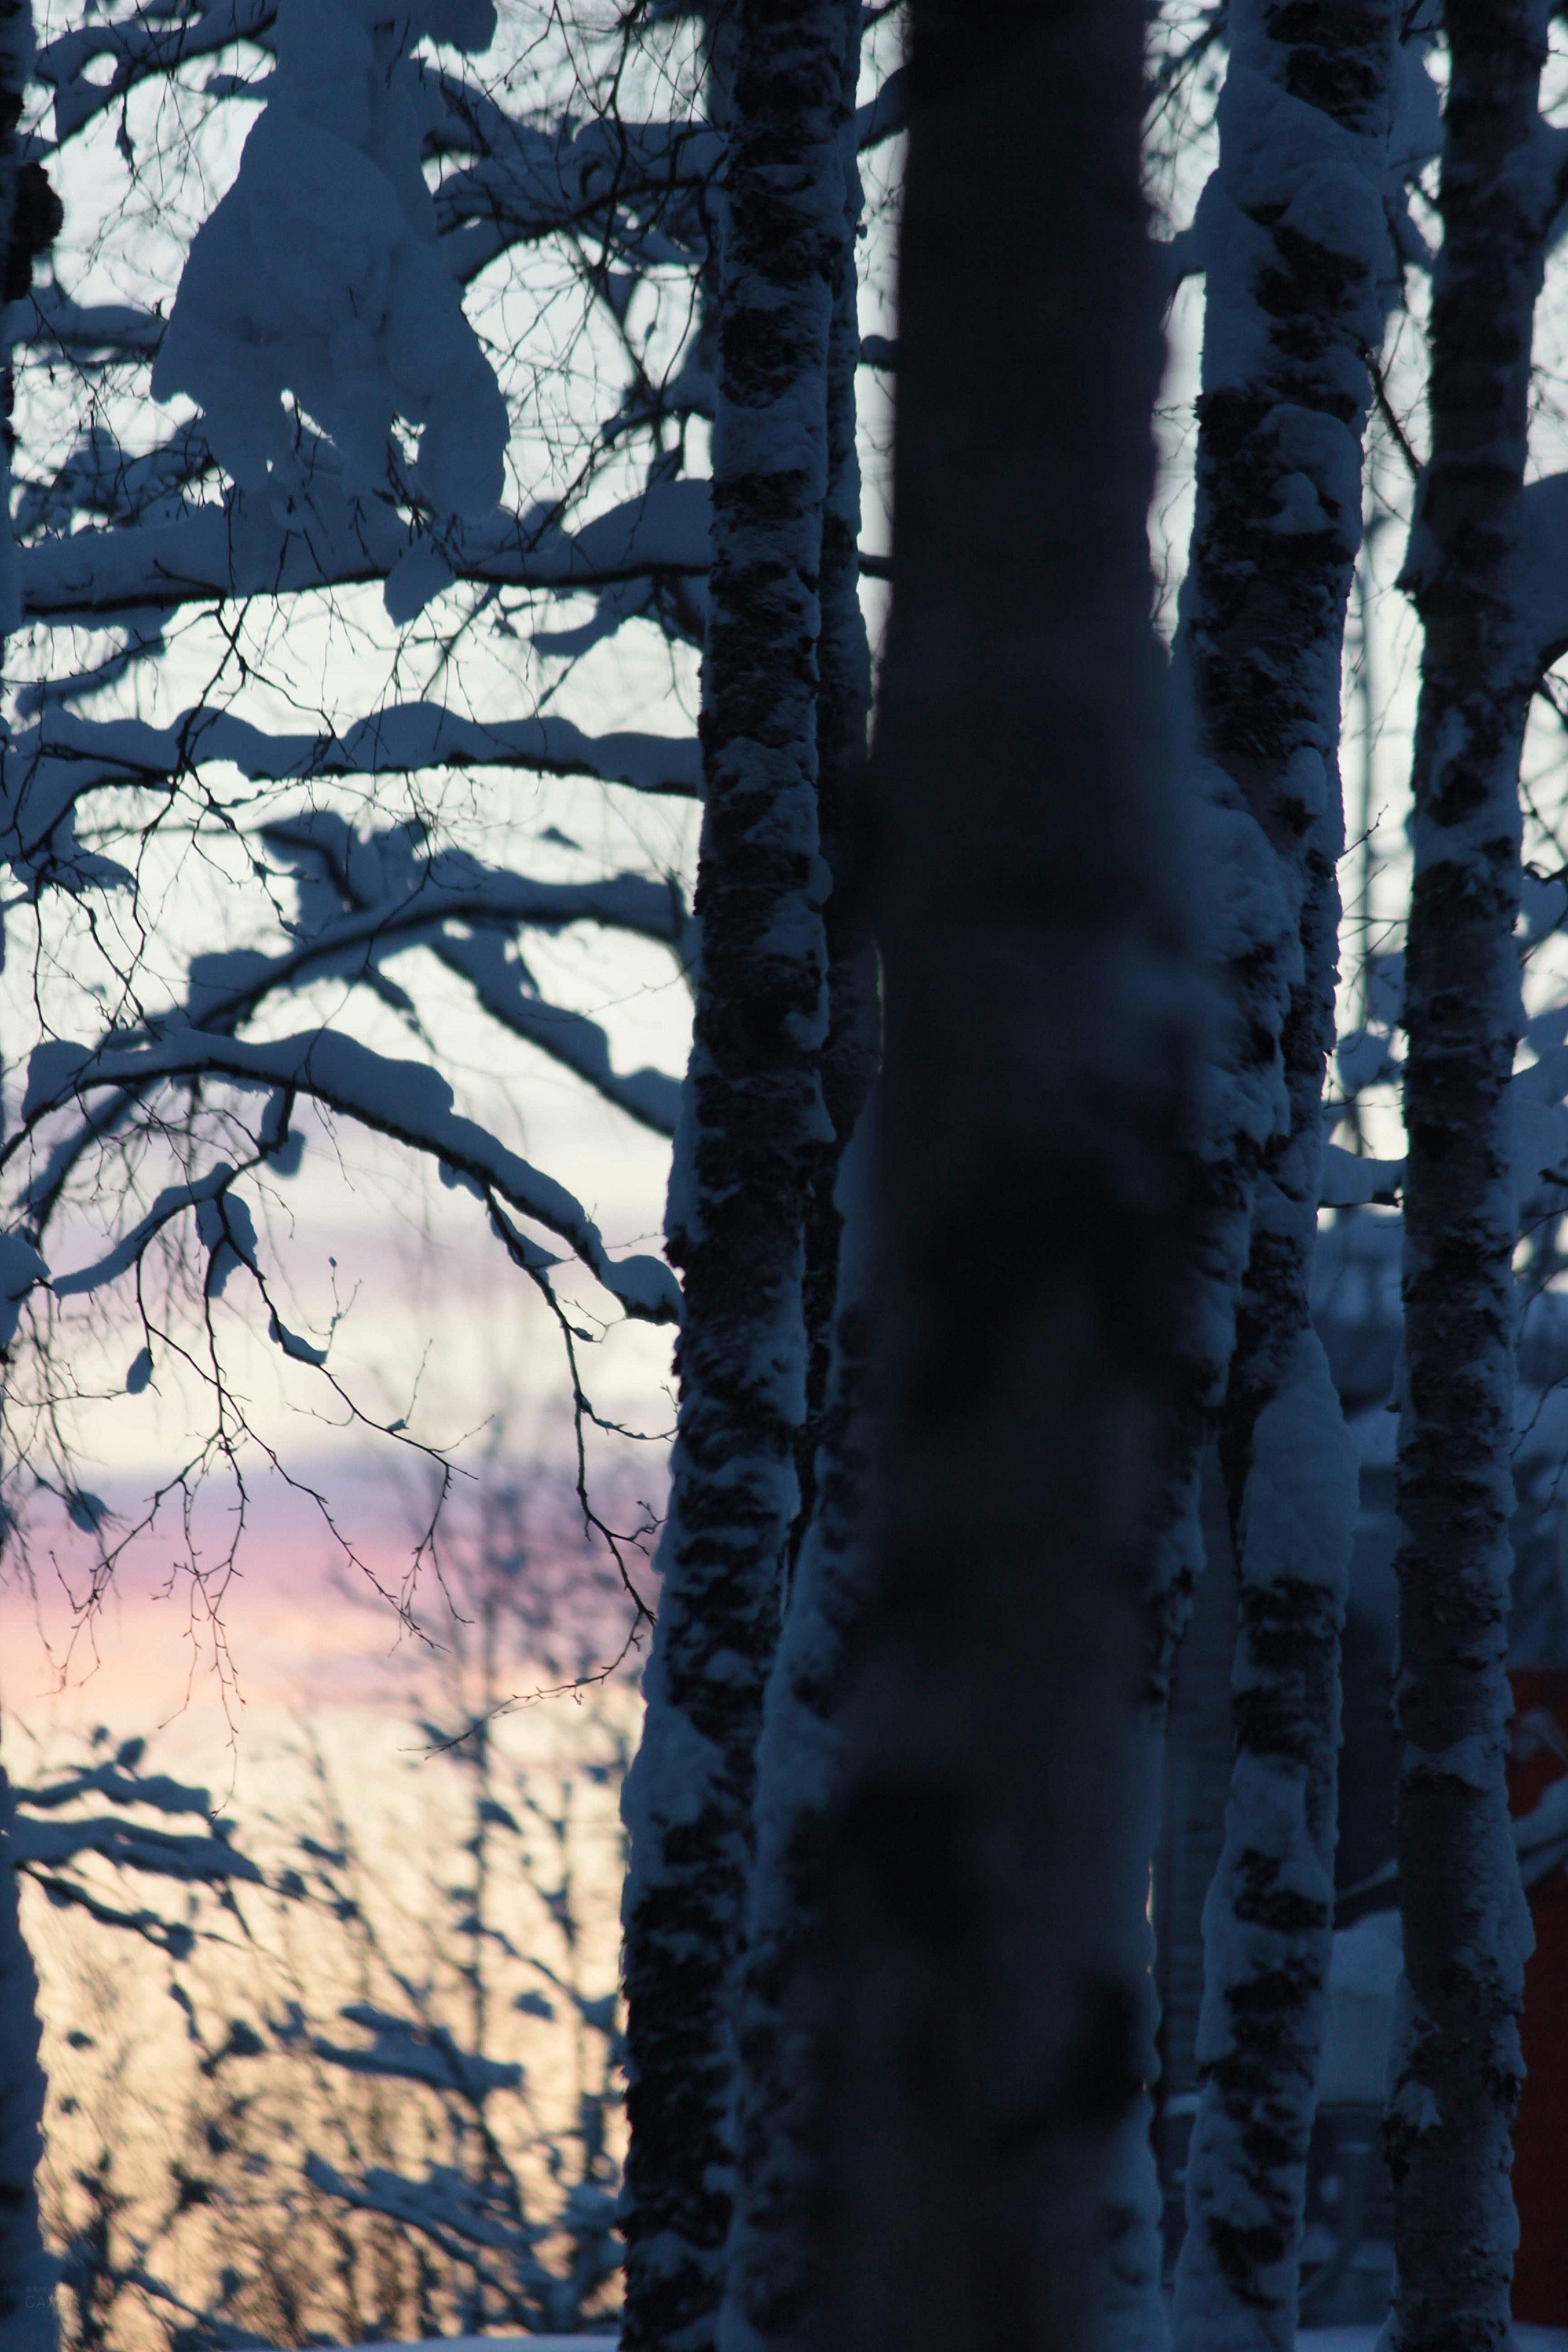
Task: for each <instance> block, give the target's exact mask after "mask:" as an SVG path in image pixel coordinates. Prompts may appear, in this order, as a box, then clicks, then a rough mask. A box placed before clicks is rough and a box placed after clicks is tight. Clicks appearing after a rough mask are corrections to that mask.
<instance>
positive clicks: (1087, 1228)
mask: <svg viewBox="0 0 1568 2352" xmlns="http://www.w3.org/2000/svg"><path fill="white" fill-rule="evenodd" d="M1142 31H1143V11H1142V7H1141V6H1140V5H1136V0H1068V5H1061V6H1058V7H1056V8H1053V9H1051V10H1049V11H1045V10H1026V9H992V10H985V9H982V10H976V9H974V8H973V7H966V6H960V5H957V0H915V5H914V6H913V8H912V10H911V39H912V52H911V59H910V84H909V89H910V163H909V176H908V181H907V186H906V196H905V204H906V209H905V215H904V231H903V249H902V259H901V265H900V378H899V414H898V446H897V457H896V477H895V515H896V524H895V536H896V552H895V559H894V563H895V580H896V587H895V609H894V614H893V621H892V630H891V636H890V640H889V651H888V660H887V667H886V670H885V673H884V683H883V700H882V706H881V717H880V722H879V746H878V751H877V754H876V761H875V763H874V765H875V770H876V772H877V775H878V777H879V783H878V786H877V795H876V796H877V806H878V816H879V860H878V877H877V887H876V890H875V893H874V904H875V907H876V910H877V918H878V929H879V941H880V944H881V949H882V955H883V969H884V974H885V1013H886V1021H887V1050H886V1062H885V1066H884V1072H883V1087H884V1089H885V1091H884V1096H883V1100H882V1106H881V1110H880V1112H879V1132H878V1159H879V1181H878V1202H879V1228H880V1231H879V1268H880V1270H879V1275H878V1278H877V1286H876V1288H875V1290H874V1293H873V1296H874V1298H875V1300H876V1306H875V1312H874V1316H873V1320H872V1338H873V1344H874V1346H875V1349H876V1352H877V1362H878V1381H879V1409H880V1415H881V1419H880V1435H879V1473H878V1512H879V1523H878V1538H877V1549H876V1555H875V1558H876V1582H875V1595H876V1597H875V1601H874V1604H873V1607H872V1611H871V1615H870V1621H869V1624H868V1631H867V1633H866V1636H865V1638H864V1641H863V1643H862V1644H861V1655H860V1660H859V1664H858V1669H857V1673H856V1678H855V1684H854V1696H853V1698H852V1700H851V1703H850V1706H849V1708H848V1711H847V1719H846V1737H847V1769H846V1779H845V1785H844V1788H843V1790H842V1793H841V1796H840V1799H839V1801H838V1805H837V1808H836V1812H835V1822H834V1836H833V1843H832V1856H833V1863H832V1879H831V1886H832V1918H833V1937H832V1939H831V1942H830V1946H829V1978H828V1989H827V2002H828V2009H827V2014H828V2016H829V2018H830V2021H831V2025H832V2031H833V2042H832V2045H831V2048H830V2053H829V2074H828V2081H829V2084H830V2087H831V2094H832V2107H831V2124H832V2132H833V2165H834V2171H833V2174H832V2179H831V2194H830V2198H829V2200H828V2210H829V2216H830V2227H831V2231H832V2246H831V2270H830V2276H831V2289H830V2294H831V2311H830V2316H829V2321H828V2324H827V2325H826V2327H825V2329H824V2330H823V2332H822V2336H821V2337H820V2338H819V2340H821V2341H825V2342H827V2343H830V2344H832V2345H834V2346H841V2347H846V2352H847V2347H850V2346H855V2347H862V2346H865V2345H868V2344H873V2343H874V2344H876V2345H877V2346H878V2347H886V2352H906V2347H916V2346H921V2347H923V2346H928V2345H929V2346H931V2347H938V2346H940V2347H943V2352H953V2347H967V2346H973V2347H980V2346H985V2347H1002V2346H1007V2347H1018V2352H1026V2347H1045V2346H1052V2347H1055V2346H1061V2347H1068V2346H1076V2345H1078V2344H1079V2343H1080V2342H1082V2341H1083V2340H1084V2337H1085V2331H1086V2328H1087V2325H1088V2314H1089V2305H1090V2303H1091V2302H1092V2299H1093V2296H1094V2294H1095V2290H1096V2285H1097V2283H1098V2280H1099V2277H1100V2271H1101V2255H1100V2242H1099V2232H1100V2221H1101V2212H1102V2200H1103V2193H1104V2187H1105V2177H1106V2171H1107V2167H1108V2163H1109V2159H1110V2149H1111V2146H1112V2143H1113V2141H1114V2139H1115V2137H1116V2135H1117V2133H1118V2130H1119V2128H1120V2127H1121V2124H1122V2122H1123V2119H1124V2118H1125V2116H1126V2115H1127V2113H1128V2111H1129V2108H1130V2106H1131V2103H1132V2102H1133V2100H1134V2099H1135V2098H1136V2096H1137V2094H1138V2090H1139V2071H1138V2070H1139V2063H1140V2055H1141V2053H1140V2047H1139V2043H1140V2002H1141V1997H1142V1996H1141V1984H1142V1976H1143V1963H1144V1953H1143V1944H1142V1892H1141V1890H1140V1887H1139V1883H1138V1869H1137V1846H1138V1840H1139V1833H1140V1816H1141V1798H1140V1789H1139V1758H1140V1701H1141V1696H1142V1688H1143V1684H1144V1678H1145V1674H1146V1667H1147V1655H1146V1637H1145V1622H1146V1621H1145V1619H1144V1615H1143V1612H1142V1589H1143V1586H1144V1583H1145V1581H1146V1577H1147V1561H1146V1552H1147V1548H1148V1541H1149V1536H1150V1529H1151V1525H1152V1511H1153V1499H1154V1489H1155V1486H1156V1484H1157V1482H1158V1480H1159V1477H1160V1475H1161V1473H1162V1471H1163V1467H1164V1463H1163V1456H1164V1453H1165V1446H1166V1440H1167V1434H1168V1430H1167V1422H1168V1409H1169V1406H1170V1402H1171V1388H1172V1369H1171V1358H1172V1352H1173V1319H1174V1318H1173V1300H1172V1292H1173V1286H1174V1285H1175V1283H1176V1282H1177V1280H1178V1279H1179V1268H1180V1266H1181V1263H1182V1260H1183V1257H1184V1253H1185V1249H1186V1242H1187V1236H1186V1231H1185V1210H1184V1188H1183V1183H1182V1180H1181V1176H1180V1173H1179V1168H1178V1161H1177V1153H1176V1142H1177V1137H1178V1133H1179V1129H1180V1125H1181V1118H1182V1113H1183V1109H1184V1103H1185V1101H1187V1100H1189V1099H1190V1091H1191V1072H1190V1064H1189V1059H1188V1055H1187V1049H1186V1021H1187V1013H1188V1010H1189V1003H1190V1000H1189V998H1188V997H1187V995H1186V993H1185V992H1184V982H1183V980H1182V978H1181V976H1180V975H1181V974H1182V973H1183V972H1184V970H1185V965H1184V960H1183V959H1184V945H1183V940H1182V922H1181V912H1180V899H1181V897H1182V893H1183V887H1184V866H1183V864H1182V854H1181V850H1180V848H1179V845H1178V844H1177V841H1176V839H1175V834H1176V830H1177V819H1176V814H1175V802H1174V792H1173V785H1172V782H1171V771H1170V768H1169V765H1168V761H1167V746H1166V741H1165V735H1164V727H1163V688H1162V679H1161V672H1160V662H1159V656H1158V653H1157V650H1156V647H1155V645H1154V641H1153V637H1152V631H1151V626H1150V620H1149V609H1150V594H1149V576H1148V551H1147V541H1146V534H1145V517H1146V512H1147V503H1148V498H1149V494H1150V485H1151V478H1152V466H1151V452H1150V415H1151V407H1152V399H1153V395H1154V391H1155V387H1156V384H1157V381H1158V373H1159V365H1160V337H1159V331H1158V306H1157V295H1156V292H1155V288H1154V284H1153V279H1152V256H1151V254H1150V253H1149V251H1148V249H1147V243H1146V236H1145V225H1144V218H1143V205H1142V197H1141V194H1140V187H1139V128H1140V125H1139V117H1140V96H1141V72H1142Z"/></svg>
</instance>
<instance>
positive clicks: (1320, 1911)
mask: <svg viewBox="0 0 1568 2352" xmlns="http://www.w3.org/2000/svg"><path fill="white" fill-rule="evenodd" d="M1398 34H1399V10H1398V7H1397V5H1396V0H1304V5H1293V6H1289V7H1281V6H1279V5H1275V0H1237V5H1235V6H1233V8H1232V11H1231V17H1230V63H1229V67H1228V70H1227V74H1226V87H1225V90H1224V93H1223V96H1222V99H1221V105H1220V117H1219V122H1220V154H1219V163H1218V167H1217V170H1216V172H1215V178H1214V181H1213V182H1212V183H1211V185H1210V187H1209V189H1208V190H1207V191H1206V193H1205V201H1204V213H1203V224H1204V242H1205V265H1206V270H1207V283H1206V320H1205V351H1204V379H1203V390H1202V394H1201V398H1200V402H1199V412H1198V414H1199V438H1198V506H1197V512H1196V516H1195V520H1194V534H1193V553H1192V565H1191V570H1190V573H1189V580H1188V587H1187V593H1186V599H1185V604H1184V614H1183V650H1184V659H1185V667H1186V670H1187V674H1188V676H1189V677H1190V680H1191V689H1192V698H1193V710H1194V721H1195V726H1196V731H1197V737H1198V741H1199V744H1200V746H1201V748H1202V750H1203V751H1204V752H1205V754H1206V755H1207V757H1208V758H1209V759H1211V760H1212V761H1214V762H1215V764H1216V765H1217V766H1218V767H1219V768H1220V769H1222V770H1223V771H1224V772H1225V773H1226V776H1227V777H1229V778H1230V780H1231V782H1232V783H1233V784H1234V786H1235V788H1236V790H1237V793H1238V794H1239V796H1240V798H1241V801H1242V803H1243V804H1244V805H1245V806H1246V807H1247V810H1248V811H1249V812H1250V814H1252V815H1253V817H1254V818H1255V819H1256V820H1257V822H1258V825H1259V826H1260V827H1261V829H1262V830H1263V832H1264V833H1265V835H1267V836H1268V841H1269V843H1270V845H1271V846H1272V848H1273V851H1274V854H1275V857H1276V860H1277V863H1278V871H1279V881H1280V887H1281V895H1282V898H1283V903H1284V909H1285V912H1286V915H1287V922H1286V926H1285V928H1284V929H1283V930H1282V931H1281V932H1280V933H1279V935H1278V937H1277V938H1276V940H1274V941H1273V942H1272V943H1271V948H1270V950H1269V952H1270V955H1271V960H1272V961H1273V963H1274V966H1275V970H1276V971H1277V972H1278V974H1279V976H1280V977H1281V978H1286V979H1288V981H1289V1013H1288V1016H1287V1019H1286V1022H1285V1024H1284V1029H1283V1032H1282V1034H1281V1046H1282V1053H1283V1064H1284V1076H1285V1081H1286V1087H1287V1093H1288V1100H1289V1123H1288V1126H1287V1128H1286V1129H1285V1131H1284V1133H1283V1134H1282V1135H1280V1136H1279V1139H1277V1141H1276V1142H1275V1143H1274V1144H1273V1145H1272V1146H1271V1147H1270V1148H1269V1149H1268V1150H1267V1151H1266V1153H1265V1156H1264V1160H1263V1164H1262V1166H1261V1168H1260V1170H1259V1171H1258V1181H1257V1183H1256V1186H1255V1188H1254V1191H1253V1197H1252V1218H1251V1241H1250V1248H1249V1255H1248V1260H1247V1272H1246V1276H1245V1279H1244V1282H1243V1285H1242V1290H1241V1297H1240V1301H1239V1312H1238V1317H1237V1335H1236V1349H1235V1354H1234V1357H1233V1360H1232V1365H1231V1370H1230V1379H1229V1387H1228V1392H1227V1395H1226V1405H1225V1412H1224V1416H1223V1426H1222V1445H1221V1454H1222V1462H1223V1465H1224V1467H1225V1470H1226V1485H1227V1487H1228V1490H1229V1493H1230V1497H1231V1510H1232V1518H1233V1523H1234V1526H1235V1528H1236V1537H1237V1564H1238V1599H1239V1607H1240V1625H1239V1630H1238V1637H1237V1659H1236V1670H1235V1676H1234V1685H1233V1696H1234V1711H1235V1733H1236V1764H1235V1769H1234V1773H1233V1777H1232V1782H1231V1794H1230V1801H1229V1804H1228V1807H1227V1811H1226V1841H1225V1846H1224V1850H1223V1852H1222V1854H1221V1859H1220V1864H1219V1869H1218V1872H1217V1874H1216V1876H1215V1885H1214V1888H1213V1891H1212V1893H1211V1895H1210V1897H1209V1902H1208V1905H1207V1906H1206V1908H1205V1995H1204V2011H1203V2017H1202V2020H1201V2022H1200V2028H1199V2039H1198V2056H1199V2062H1200V2068H1201V2071H1202V2074H1203V2090H1202V2093H1201V2104H1200V2107H1199V2112H1198V2116H1197V2120H1196V2123H1195V2126H1194V2133H1193V2139H1192V2145H1191V2152H1190V2156H1189V2159H1188V2168H1187V2210H1188V2231H1187V2236H1186V2239H1185V2242H1184V2247H1183V2252H1182V2257H1181V2262H1180V2264H1179V2266H1178V2271H1177V2280H1176V2304H1175V2333H1176V2340H1177V2343H1178V2345H1181V2346H1183V2347H1193V2352H1198V2347H1203V2352H1210V2347H1216V2348H1217V2352H1224V2347H1237V2352H1241V2347H1247V2352H1251V2347H1258V2352H1262V2347H1271V2352H1290V2347H1293V2345H1294V2341H1295V2327H1296V2301H1297V2287H1298V2268H1299V2260H1300V2236H1301V2226H1302V2214H1303V2207H1304V2201H1305V2190H1306V2158H1307V2145H1308V2141H1309V2138H1310V2133H1311V2125H1312V2116H1313V2111H1314V2107H1315V2104H1316V2083H1317V2071H1318V2060H1319V2055H1320V2053H1321V2045H1322V2037H1323V2032H1324V2029H1325V2025H1326V2009H1327V1995H1326V1984H1327V1975H1328V1962H1329V1955H1330V1950H1331V1939H1332V1933H1333V1851H1334V1838H1335V1823H1336V1779H1337V1768H1336V1759H1337V1748H1338V1741H1339V1641H1340V1632H1341V1627H1342V1622H1343V1614H1344V1596H1345V1580H1346V1572H1347V1570H1348V1566H1349V1558H1350V1547H1351V1540H1352V1533H1353V1529H1354V1522H1355V1510H1356V1483H1357V1473H1356V1463H1355V1456H1354V1453H1353V1450H1352V1446H1351V1443H1350V1440H1349V1437H1348V1434H1347V1433H1346V1431H1345V1429H1344V1425H1343V1421H1342V1415H1341V1412H1340V1409H1339V1404H1338V1401H1337V1399H1336V1397H1335V1395H1334V1391H1333V1385H1332V1382H1331V1380H1330V1377H1329V1373H1328V1368H1327V1365H1326V1363H1325V1362H1324V1360H1323V1356H1322V1350H1321V1347H1320V1346H1319V1344H1318V1341H1317V1340H1316V1339H1315V1338H1314V1336H1313V1334H1312V1331H1311V1327H1310V1314H1309V1307H1308V1285H1309V1279H1310V1266H1311V1253H1312V1245H1313V1241H1314V1237H1315V1234H1316V1230H1317V1206H1318V1196H1319V1191H1320V1179H1321V1161H1322V1119H1323V1110H1322V1086H1323V1070H1324V1063H1325V1058H1326V1055H1327V1054H1328V1052H1329V1051H1330V1049H1331V1046H1332V1044H1333V1037H1334V991H1335V984H1336V982H1337V979H1338V970H1337V961H1338V958H1337V950H1338V923H1339V892H1338V887H1337V883H1336V878H1335V869H1336V861H1337V859H1338V856H1339V855H1340V852H1341V850H1342V846H1343V831H1344V827H1343V814H1342V802H1341V791H1340V774H1339V737H1340V680H1341V668H1342V657H1343V641H1344V621H1345V612H1346V606H1347V602H1348V598H1349V593H1350V587H1351V581H1352V573H1353V568H1354V562H1355V557H1356V552H1357V550H1358V548H1359V546H1360V543H1361V525H1362V458H1363V434H1364V429H1365V423H1366V414H1367V409H1368V406H1369V404H1370V401H1371V396H1372V386H1371V382H1370V379H1369V376H1368V373H1367V368H1366V363H1365V356H1364V355H1365V353H1366V352H1367V351H1368V350H1375V349H1376V347H1377V345H1378V343H1379V342H1380V341H1381V338H1382V331H1383V300H1382V296H1383V288H1384V280H1385V278H1386V276H1387V272H1388V266H1389V259H1390V255H1389V245H1388V232H1387V228H1386V225H1385V221H1384V203H1383V183H1384V171H1385V167H1386V160H1387V148H1388V133H1389V128H1390V121H1391V114H1392V98H1393V81H1394V59H1395V55H1396V49H1397V43H1398Z"/></svg>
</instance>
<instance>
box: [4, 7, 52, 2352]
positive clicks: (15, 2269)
mask: <svg viewBox="0 0 1568 2352" xmlns="http://www.w3.org/2000/svg"><path fill="white" fill-rule="evenodd" d="M3 26H4V19H0V27H3ZM3 38H4V31H3V30H0V39H3ZM14 1810H15V1808H14V1801H13V1798H12V1795H11V1784H10V1781H9V1780H8V1779H7V1777H6V1775H5V1770H4V1769H3V1768H0V2352H53V2347H54V2344H55V2342H56V2332H55V2307H54V2282H55V2267H56V2266H55V2264H54V2263H52V2262H51V2261H50V2259H49V2257H48V2256H47V2254H46V2253H45V2252H44V2242H43V2238H42V2235H41V2232H40V2231H39V2226H38V2192H37V2165H38V2158H39V2157H40V2155H41V2154H42V2153H43V2122H44V2090H45V2084H44V2070H43V2068H42V2066H41V2065H40V2064H39V2063H38V1979H37V1970H36V1969H34V1966H33V1956H32V1954H31V1952H29V1951H28V1949H27V1945H26V1937H24V1936H23V1933H22V1920H21V1906H20V1903H19V1901H18V1893H19V1889H18V1885H17V1879H16V1869H15V1867H14V1866H13V1864H12V1860H11V1824H12V1820H13V1816H14Z"/></svg>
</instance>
